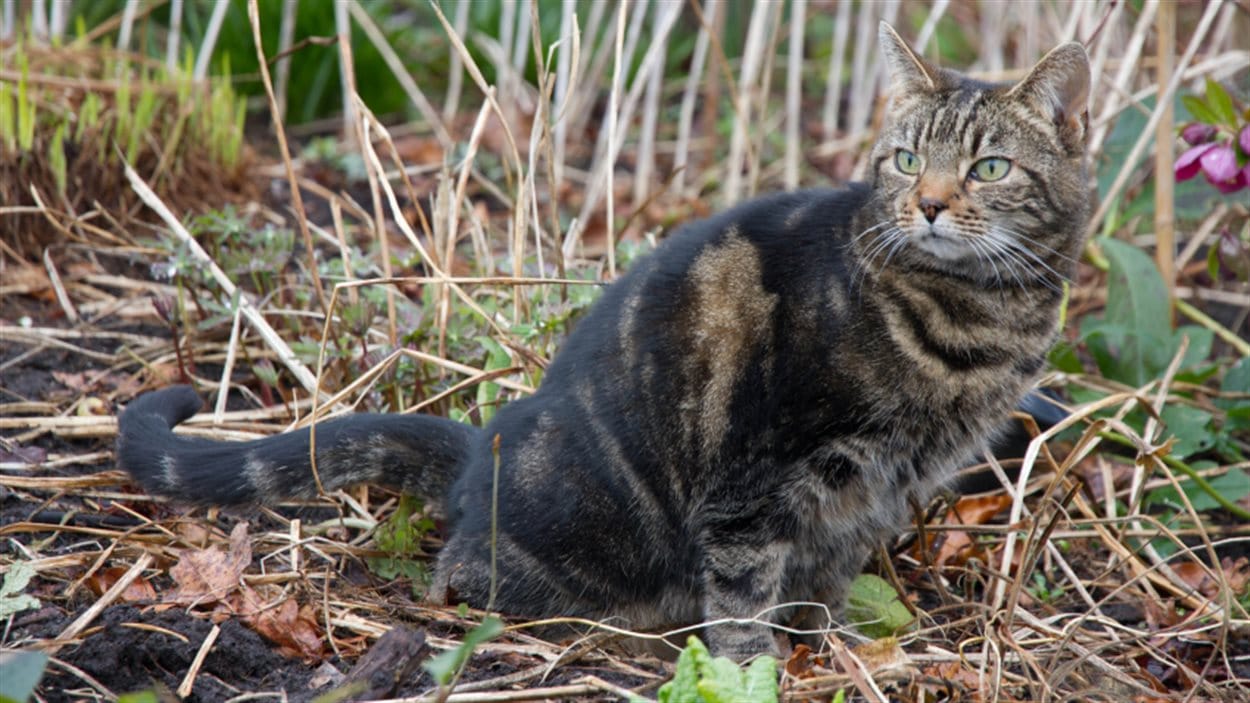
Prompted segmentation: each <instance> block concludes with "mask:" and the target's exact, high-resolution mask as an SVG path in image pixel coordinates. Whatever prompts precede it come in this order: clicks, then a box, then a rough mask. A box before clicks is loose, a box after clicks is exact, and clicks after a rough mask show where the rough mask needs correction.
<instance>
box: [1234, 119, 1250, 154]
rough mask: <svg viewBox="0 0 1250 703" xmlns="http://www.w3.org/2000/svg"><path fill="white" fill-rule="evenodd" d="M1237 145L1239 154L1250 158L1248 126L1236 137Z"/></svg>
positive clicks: (1249, 132)
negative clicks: (1239, 147)
mask: <svg viewBox="0 0 1250 703" xmlns="http://www.w3.org/2000/svg"><path fill="white" fill-rule="evenodd" d="M1237 143H1238V144H1240V145H1241V153H1243V154H1245V155H1246V156H1250V124H1248V125H1246V126H1245V127H1242V128H1241V134H1239V135H1237Z"/></svg>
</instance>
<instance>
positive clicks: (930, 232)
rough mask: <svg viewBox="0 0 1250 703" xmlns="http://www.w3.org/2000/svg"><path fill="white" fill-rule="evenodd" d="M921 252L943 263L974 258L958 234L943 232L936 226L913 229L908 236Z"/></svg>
mask: <svg viewBox="0 0 1250 703" xmlns="http://www.w3.org/2000/svg"><path fill="white" fill-rule="evenodd" d="M910 239H911V241H912V243H914V244H915V245H916V246H917V247H918V248H919V249H920V250H921V251H924V252H925V253H927V254H931V255H933V256H935V257H937V258H939V259H943V260H945V261H958V260H960V259H966V258H968V257H969V256H976V252H975V251H974V250H973V249H972V247H970V246H968V244H967V243H966V242H965V241H964V240H963V237H961V236H959V235H958V234H952V233H948V232H943V231H942V230H941V229H940V228H939V227H938V226H937V225H928V226H921V227H915V228H914V229H913V230H912V232H911V235H910Z"/></svg>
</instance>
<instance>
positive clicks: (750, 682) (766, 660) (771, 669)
mask: <svg viewBox="0 0 1250 703" xmlns="http://www.w3.org/2000/svg"><path fill="white" fill-rule="evenodd" d="M745 693H746V699H747V700H749V701H775V700H777V694H778V688H777V660H776V659H773V658H772V657H760V658H759V659H756V660H755V661H753V662H751V665H750V666H748V667H747V674H746V691H745Z"/></svg>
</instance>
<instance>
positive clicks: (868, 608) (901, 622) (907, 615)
mask: <svg viewBox="0 0 1250 703" xmlns="http://www.w3.org/2000/svg"><path fill="white" fill-rule="evenodd" d="M846 619H847V622H848V623H850V624H851V625H853V626H854V627H855V629H857V630H859V631H860V632H862V633H864V634H865V635H867V636H869V637H872V638H880V637H891V636H893V635H895V634H897V633H898V631H899V630H901V629H903V628H904V627H907V626H908V625H910V624H911V622H912V616H911V611H910V610H908V609H907V606H905V605H903V603H902V601H900V600H899V596H898V592H897V591H895V590H894V587H893V586H891V585H890V584H889V582H888V581H886V580H885V579H883V578H881V577H880V576H874V575H872V574H860V575H859V576H856V577H855V580H854V581H852V582H851V593H850V595H849V596H848V597H847V599H846Z"/></svg>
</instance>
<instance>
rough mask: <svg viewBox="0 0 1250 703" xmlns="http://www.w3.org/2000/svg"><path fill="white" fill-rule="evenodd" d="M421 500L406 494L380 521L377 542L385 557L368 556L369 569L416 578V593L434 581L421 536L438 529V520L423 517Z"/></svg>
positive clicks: (388, 575) (387, 575)
mask: <svg viewBox="0 0 1250 703" xmlns="http://www.w3.org/2000/svg"><path fill="white" fill-rule="evenodd" d="M421 507H422V503H421V500H420V499H418V498H414V497H412V496H407V495H406V496H402V497H400V499H399V505H398V506H396V508H395V511H394V512H392V513H391V514H390V516H389V517H388V518H387V519H386V520H385V521H384V522H381V523H379V524H378V527H377V529H376V530H375V531H374V533H373V541H374V544H375V545H377V548H378V549H379V550H381V551H383V552H386V556H384V557H366V558H365V563H366V564H367V565H368V566H369V570H370V571H372V572H373V573H375V574H377V575H378V576H379V577H381V578H384V579H386V580H388V581H390V580H393V579H395V578H398V577H401V576H402V577H404V578H407V579H408V580H409V581H411V582H412V592H413V595H414V596H416V597H420V596H421V595H422V594H424V593H425V589H426V587H427V586H429V584H430V574H429V569H428V568H427V567H426V563H425V561H424V559H423V557H424V556H425V554H424V553H423V552H422V551H421V538H422V537H424V536H425V535H426V533H427V532H429V531H430V530H432V529H434V521H432V520H430V519H429V518H427V517H421Z"/></svg>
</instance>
